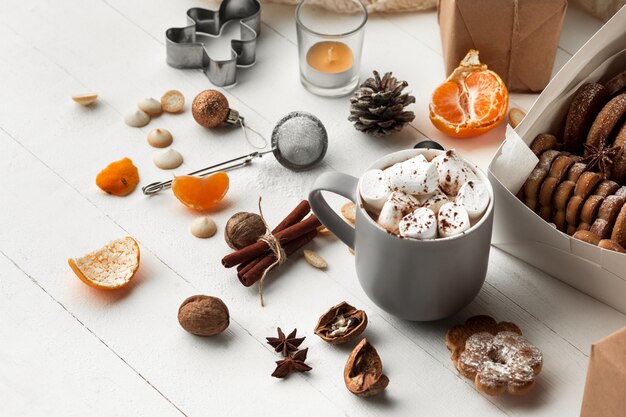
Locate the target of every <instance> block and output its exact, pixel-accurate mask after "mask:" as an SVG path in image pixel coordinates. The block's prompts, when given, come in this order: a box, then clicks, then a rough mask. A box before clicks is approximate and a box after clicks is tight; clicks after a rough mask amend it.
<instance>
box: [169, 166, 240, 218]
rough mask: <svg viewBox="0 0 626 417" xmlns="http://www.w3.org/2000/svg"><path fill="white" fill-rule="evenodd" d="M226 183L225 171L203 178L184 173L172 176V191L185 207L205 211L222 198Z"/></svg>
mask: <svg viewBox="0 0 626 417" xmlns="http://www.w3.org/2000/svg"><path fill="white" fill-rule="evenodd" d="M228 185H229V180H228V174H226V173H225V172H216V173H215V174H212V175H209V176H208V177H204V178H201V177H194V176H191V175H185V176H181V177H176V178H174V181H173V182H172V191H173V192H174V195H175V196H176V198H177V199H178V200H179V201H180V202H181V203H183V204H184V205H186V206H187V207H189V208H191V209H193V210H198V211H206V210H210V209H211V208H213V207H214V206H215V205H216V204H217V203H218V202H220V201H221V200H222V199H223V198H224V196H225V195H226V192H227V191H228Z"/></svg>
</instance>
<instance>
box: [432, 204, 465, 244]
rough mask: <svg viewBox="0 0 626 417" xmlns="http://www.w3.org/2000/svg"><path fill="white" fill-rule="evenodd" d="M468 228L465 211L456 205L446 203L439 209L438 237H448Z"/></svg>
mask: <svg viewBox="0 0 626 417" xmlns="http://www.w3.org/2000/svg"><path fill="white" fill-rule="evenodd" d="M469 228H470V220H469V216H468V214H467V210H465V208H464V207H463V206H460V205H458V204H456V203H446V204H444V205H443V206H441V208H440V209H439V223H438V229H439V236H441V237H450V236H455V235H458V234H461V233H463V232H464V231H466V230H467V229H469Z"/></svg>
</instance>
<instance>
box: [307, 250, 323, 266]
mask: <svg viewBox="0 0 626 417" xmlns="http://www.w3.org/2000/svg"><path fill="white" fill-rule="evenodd" d="M304 259H306V261H307V262H308V263H309V265H311V266H313V267H315V268H317V269H326V268H328V263H326V261H325V260H324V258H322V257H321V256H320V255H319V254H318V253H317V252H313V251H312V250H308V249H305V250H304Z"/></svg>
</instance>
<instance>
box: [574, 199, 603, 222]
mask: <svg viewBox="0 0 626 417" xmlns="http://www.w3.org/2000/svg"><path fill="white" fill-rule="evenodd" d="M603 201H604V197H603V196H601V195H595V194H594V195H590V196H589V198H587V200H586V201H585V203H584V204H583V208H582V210H581V212H580V220H581V221H582V222H583V223H581V225H582V224H584V223H587V224H588V225H589V227H582V229H585V230H589V228H590V227H591V224H592V223H593V222H594V221H595V220H596V218H597V217H598V211H599V210H600V206H601V205H602V202H603ZM580 229H581V227H580V225H579V226H578V230H580Z"/></svg>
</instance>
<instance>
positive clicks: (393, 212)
mask: <svg viewBox="0 0 626 417" xmlns="http://www.w3.org/2000/svg"><path fill="white" fill-rule="evenodd" d="M417 207H419V201H417V199H416V198H415V197H413V196H411V195H408V194H404V193H402V192H400V191H394V192H392V193H391V195H390V196H389V198H387V201H385V204H383V208H382V209H381V210H380V215H379V216H378V220H377V223H378V224H379V225H381V226H382V227H383V228H385V229H386V230H387V231H388V232H391V233H398V226H399V225H400V220H402V218H403V217H404V216H406V215H407V214H409V213H410V212H412V211H413V210H415V209H416V208H417Z"/></svg>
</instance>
